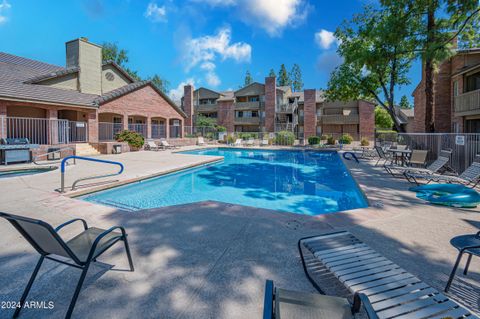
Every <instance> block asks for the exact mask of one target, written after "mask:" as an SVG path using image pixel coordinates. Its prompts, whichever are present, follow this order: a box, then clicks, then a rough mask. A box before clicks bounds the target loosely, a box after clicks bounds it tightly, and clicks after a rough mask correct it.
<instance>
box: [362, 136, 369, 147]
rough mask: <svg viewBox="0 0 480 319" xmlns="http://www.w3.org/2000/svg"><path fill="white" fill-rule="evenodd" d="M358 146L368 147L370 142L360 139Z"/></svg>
mask: <svg viewBox="0 0 480 319" xmlns="http://www.w3.org/2000/svg"><path fill="white" fill-rule="evenodd" d="M360 145H361V146H368V145H370V142H369V141H368V140H367V139H366V138H362V140H361V141H360Z"/></svg>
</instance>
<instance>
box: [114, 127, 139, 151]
mask: <svg viewBox="0 0 480 319" xmlns="http://www.w3.org/2000/svg"><path fill="white" fill-rule="evenodd" d="M115 140H117V142H127V143H128V145H129V146H130V147H133V148H141V147H142V146H143V144H144V143H145V139H144V138H143V136H142V135H141V134H139V133H137V132H133V131H122V132H120V133H118V134H117V135H115Z"/></svg>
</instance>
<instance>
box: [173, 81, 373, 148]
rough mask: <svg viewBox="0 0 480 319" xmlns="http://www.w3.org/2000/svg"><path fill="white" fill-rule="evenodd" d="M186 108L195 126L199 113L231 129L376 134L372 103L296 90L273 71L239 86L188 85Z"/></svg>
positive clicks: (302, 135) (300, 133) (299, 133)
mask: <svg viewBox="0 0 480 319" xmlns="http://www.w3.org/2000/svg"><path fill="white" fill-rule="evenodd" d="M181 104H182V108H183V110H184V111H185V112H186V113H187V116H188V117H189V118H192V122H191V124H192V125H193V126H195V116H197V115H203V116H207V117H212V118H216V119H217V123H218V124H219V125H222V126H225V127H226V128H227V132H278V131H285V130H287V131H292V132H294V133H295V134H296V136H297V137H298V138H299V139H304V138H308V137H309V136H314V135H318V136H319V135H321V134H327V135H328V134H330V135H336V136H338V135H341V134H344V133H348V134H350V135H352V136H353V137H354V138H355V139H359V138H360V137H366V138H370V139H371V138H373V135H374V129H375V116H374V108H375V105H374V104H373V103H370V102H367V101H363V100H359V101H350V102H346V103H343V102H327V101H325V99H324V97H323V92H322V91H320V90H304V91H301V92H292V90H291V88H290V87H288V86H285V87H283V86H277V85H276V80H275V77H267V78H266V79H265V83H258V82H254V83H252V84H250V85H248V86H246V87H243V88H241V89H239V90H237V91H221V92H217V91H214V90H210V89H207V88H204V87H201V88H198V89H196V90H194V89H193V87H192V86H191V85H187V86H185V87H184V97H183V98H182V101H181Z"/></svg>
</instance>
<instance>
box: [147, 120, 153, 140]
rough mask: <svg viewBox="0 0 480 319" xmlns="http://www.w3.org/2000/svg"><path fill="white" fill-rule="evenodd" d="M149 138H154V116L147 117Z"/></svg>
mask: <svg viewBox="0 0 480 319" xmlns="http://www.w3.org/2000/svg"><path fill="white" fill-rule="evenodd" d="M147 138H148V139H151V138H152V118H151V117H147Z"/></svg>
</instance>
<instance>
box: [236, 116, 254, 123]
mask: <svg viewBox="0 0 480 319" xmlns="http://www.w3.org/2000/svg"><path fill="white" fill-rule="evenodd" d="M235 124H260V118H259V117H235Z"/></svg>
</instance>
